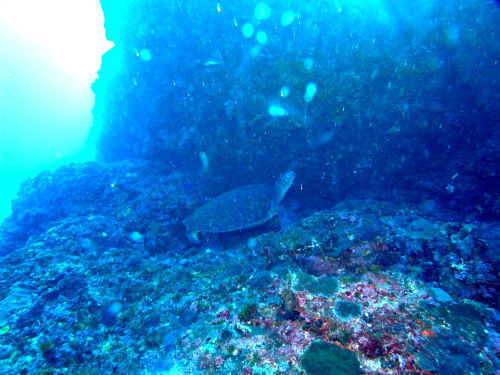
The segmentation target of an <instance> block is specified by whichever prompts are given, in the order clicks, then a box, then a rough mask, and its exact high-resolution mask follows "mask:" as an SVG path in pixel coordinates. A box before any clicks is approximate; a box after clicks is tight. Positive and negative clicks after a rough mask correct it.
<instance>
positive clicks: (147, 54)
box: [139, 48, 151, 61]
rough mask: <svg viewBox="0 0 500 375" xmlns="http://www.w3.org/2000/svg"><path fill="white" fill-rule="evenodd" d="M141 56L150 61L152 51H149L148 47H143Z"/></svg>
mask: <svg viewBox="0 0 500 375" xmlns="http://www.w3.org/2000/svg"><path fill="white" fill-rule="evenodd" d="M139 57H140V58H141V59H142V60H144V61H149V60H151V52H149V50H148V49H146V48H143V49H141V50H140V52H139Z"/></svg>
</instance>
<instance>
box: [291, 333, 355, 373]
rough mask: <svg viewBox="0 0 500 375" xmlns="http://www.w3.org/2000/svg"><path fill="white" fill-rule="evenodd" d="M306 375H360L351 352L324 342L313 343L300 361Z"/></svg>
mask: <svg viewBox="0 0 500 375" xmlns="http://www.w3.org/2000/svg"><path fill="white" fill-rule="evenodd" d="M301 364H302V367H303V368H304V369H305V370H306V374H307V375H361V374H362V373H363V372H362V371H361V368H360V363H359V360H358V357H357V356H356V354H354V353H353V352H351V351H349V350H347V349H342V348H341V347H339V346H337V345H334V344H329V343H327V342H324V341H315V342H313V343H312V344H311V345H309V347H308V348H307V350H306V351H305V353H304V354H303V356H302V359H301Z"/></svg>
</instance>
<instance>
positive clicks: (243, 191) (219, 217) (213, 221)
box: [184, 171, 295, 242]
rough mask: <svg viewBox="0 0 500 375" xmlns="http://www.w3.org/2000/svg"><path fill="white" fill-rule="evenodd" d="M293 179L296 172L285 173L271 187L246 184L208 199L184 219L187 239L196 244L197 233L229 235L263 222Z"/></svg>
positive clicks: (273, 214)
mask: <svg viewBox="0 0 500 375" xmlns="http://www.w3.org/2000/svg"><path fill="white" fill-rule="evenodd" d="M294 178H295V173H294V172H293V171H288V172H286V173H284V174H282V175H281V176H280V178H279V179H278V181H277V182H276V183H275V185H274V186H271V185H264V184H255V185H245V186H241V187H238V188H236V189H232V190H229V191H227V192H225V193H223V194H221V195H219V196H217V197H215V198H213V199H210V200H209V201H208V202H207V203H205V204H204V205H203V206H201V207H200V208H198V209H197V210H196V211H194V212H193V213H192V214H191V215H190V216H189V217H187V218H186V219H185V220H184V225H185V226H186V228H187V231H188V234H189V237H190V239H191V240H192V241H194V242H199V241H198V233H199V232H202V233H223V232H231V231H234V230H238V229H245V228H251V227H254V226H257V225H259V224H263V223H265V222H266V221H268V220H270V219H271V218H272V217H273V216H275V215H276V214H277V213H278V205H279V203H280V202H281V200H282V199H283V197H284V196H285V194H286V192H287V190H288V189H289V188H290V186H291V185H292V183H293V180H294Z"/></svg>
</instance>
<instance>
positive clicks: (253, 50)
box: [250, 46, 260, 58]
mask: <svg viewBox="0 0 500 375" xmlns="http://www.w3.org/2000/svg"><path fill="white" fill-rule="evenodd" d="M259 54H260V47H259V46H253V47H252V48H251V49H250V57H253V58H255V57H257V56H259Z"/></svg>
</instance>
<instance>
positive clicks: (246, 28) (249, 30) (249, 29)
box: [241, 23, 255, 38]
mask: <svg viewBox="0 0 500 375" xmlns="http://www.w3.org/2000/svg"><path fill="white" fill-rule="evenodd" d="M254 30H255V28H254V27H253V25H252V24H251V23H246V24H244V25H243V27H242V28H241V32H242V33H243V36H244V37H245V38H250V37H251V36H252V35H253V32H254Z"/></svg>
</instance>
